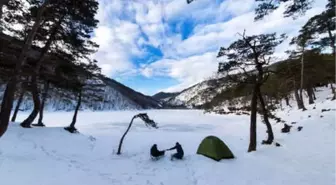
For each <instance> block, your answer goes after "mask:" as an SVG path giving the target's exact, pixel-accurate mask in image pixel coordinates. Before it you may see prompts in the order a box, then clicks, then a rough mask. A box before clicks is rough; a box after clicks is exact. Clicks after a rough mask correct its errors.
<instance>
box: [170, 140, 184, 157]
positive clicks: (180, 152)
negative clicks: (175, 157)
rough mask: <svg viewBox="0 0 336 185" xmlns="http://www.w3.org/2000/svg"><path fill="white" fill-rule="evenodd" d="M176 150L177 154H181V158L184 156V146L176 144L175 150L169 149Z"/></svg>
mask: <svg viewBox="0 0 336 185" xmlns="http://www.w3.org/2000/svg"><path fill="white" fill-rule="evenodd" d="M174 149H176V152H177V154H179V155H181V156H183V155H184V152H183V149H182V146H181V145H180V144H179V143H176V145H175V146H174V147H173V148H171V149H169V150H174Z"/></svg>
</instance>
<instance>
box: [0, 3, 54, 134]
mask: <svg viewBox="0 0 336 185" xmlns="http://www.w3.org/2000/svg"><path fill="white" fill-rule="evenodd" d="M48 3H49V0H45V1H44V3H43V4H42V6H41V7H40V8H39V10H38V12H37V16H36V20H35V23H34V25H33V28H32V30H31V31H30V32H29V34H28V36H27V38H26V39H25V43H24V46H23V49H22V50H21V53H20V55H19V57H18V60H17V62H16V64H15V69H14V72H13V76H12V77H11V79H10V80H9V81H8V82H7V85H6V89H5V92H4V95H3V98H2V102H1V111H0V137H1V136H3V134H4V133H5V132H6V130H7V128H8V123H9V117H10V113H11V110H12V107H13V101H14V93H15V89H16V84H17V82H18V78H19V76H20V74H21V70H22V66H23V65H24V63H25V61H26V53H27V52H28V51H29V50H30V47H31V45H32V41H33V39H34V37H35V35H36V32H37V29H38V28H39V27H40V23H41V21H42V14H43V12H44V11H45V9H46V7H47V6H46V5H47V4H48Z"/></svg>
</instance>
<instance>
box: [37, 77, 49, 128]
mask: <svg viewBox="0 0 336 185" xmlns="http://www.w3.org/2000/svg"><path fill="white" fill-rule="evenodd" d="M48 91H49V82H46V83H45V85H44V92H43V95H42V102H41V107H40V113H39V119H38V122H37V125H36V126H45V125H44V124H43V110H44V105H45V101H46V100H47V96H48Z"/></svg>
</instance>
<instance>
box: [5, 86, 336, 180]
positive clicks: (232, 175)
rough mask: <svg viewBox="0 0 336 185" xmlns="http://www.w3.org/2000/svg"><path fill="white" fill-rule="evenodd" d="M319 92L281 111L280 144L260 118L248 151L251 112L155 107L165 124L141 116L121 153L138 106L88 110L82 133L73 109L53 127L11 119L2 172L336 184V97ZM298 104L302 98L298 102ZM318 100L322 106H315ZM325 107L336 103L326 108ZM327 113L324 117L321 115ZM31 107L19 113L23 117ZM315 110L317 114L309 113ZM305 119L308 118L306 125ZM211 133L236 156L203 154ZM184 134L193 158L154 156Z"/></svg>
mask: <svg viewBox="0 0 336 185" xmlns="http://www.w3.org/2000/svg"><path fill="white" fill-rule="evenodd" d="M328 94H330V92H329V90H328V92H327V91H326V90H323V91H320V92H318V93H317V97H318V100H317V103H316V104H314V105H307V108H308V111H305V112H302V111H300V110H297V109H296V108H295V107H293V108H285V109H284V110H279V111H278V112H277V115H278V116H281V118H283V119H284V120H286V121H287V122H288V123H289V124H290V123H291V122H297V123H296V124H293V127H292V129H291V132H290V133H286V134H284V133H280V130H281V128H282V124H281V123H275V122H272V123H273V129H274V132H275V142H278V143H280V144H281V147H275V146H274V145H261V144H260V143H261V140H262V139H265V138H266V132H265V131H266V128H265V125H264V124H262V123H261V121H260V119H259V118H258V147H257V151H256V152H252V153H247V147H248V141H249V116H246V115H240V116H238V115H216V114H204V113H203V112H202V111H199V110H150V111H146V112H147V113H148V115H149V117H150V118H152V119H153V120H155V121H156V122H158V123H159V125H158V126H159V128H158V129H154V128H151V129H150V128H147V127H146V126H145V124H144V123H142V122H141V121H140V120H135V121H134V124H133V126H132V128H131V130H130V132H129V133H128V135H127V136H126V138H125V140H124V143H123V147H122V155H120V156H118V155H116V149H117V146H118V144H119V140H120V137H121V136H122V134H123V133H124V131H125V130H126V128H127V126H128V123H129V121H130V120H131V118H132V116H133V115H135V114H137V113H140V112H138V111H115V112H89V111H85V112H80V113H79V116H78V122H77V128H78V129H79V131H80V134H70V133H68V132H66V131H64V130H63V127H64V126H67V125H68V124H69V123H70V121H71V118H72V113H71V112H48V113H46V114H45V124H46V125H47V126H48V127H47V128H32V129H23V128H21V127H19V125H18V124H17V123H12V124H11V125H10V126H9V130H8V131H7V133H6V134H5V135H4V136H3V137H2V138H0V179H1V184H4V185H22V184H26V185H30V184H34V185H35V184H36V185H59V184H62V185H75V184H80V185H92V184H99V185H111V184H113V185H126V184H127V185H136V184H139V185H147V184H153V185H167V184H168V185H170V184H174V185H217V184H234V185H247V184H249V185H250V184H260V185H269V184H272V185H284V184H286V185H310V184H311V185H316V184H323V185H332V184H335V101H330V100H326V96H327V95H328ZM293 105H294V104H293ZM313 107H315V109H313ZM322 109H331V111H326V112H321V110H322ZM321 115H323V117H321ZM26 116H27V114H26V113H25V114H23V113H21V114H19V116H18V121H21V120H23V119H24V118H25V117H26ZM309 116H310V117H309ZM298 126H303V129H302V131H301V132H299V131H297V127H298ZM208 135H215V136H217V137H219V138H221V139H222V140H223V141H224V142H225V143H226V144H227V145H228V146H229V148H230V149H231V150H232V152H233V153H234V155H235V156H236V158H235V159H231V160H222V161H220V162H215V161H213V160H211V159H209V158H205V157H204V156H201V155H197V154H196V150H197V147H198V145H199V143H200V142H201V141H202V139H203V138H205V137H206V136H208ZM176 141H178V142H180V143H181V144H182V146H183V148H184V150H185V159H184V160H182V161H170V159H169V155H170V154H171V153H172V152H169V153H167V155H166V156H165V158H163V159H162V160H159V161H152V160H150V156H149V149H150V147H151V145H152V144H154V143H156V144H158V148H159V149H166V148H169V147H172V146H173V145H174V144H175V142H176Z"/></svg>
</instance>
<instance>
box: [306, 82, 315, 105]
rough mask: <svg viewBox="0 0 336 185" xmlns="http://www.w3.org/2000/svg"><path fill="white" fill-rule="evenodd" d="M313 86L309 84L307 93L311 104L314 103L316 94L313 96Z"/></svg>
mask: <svg viewBox="0 0 336 185" xmlns="http://www.w3.org/2000/svg"><path fill="white" fill-rule="evenodd" d="M313 93H314V91H313V88H312V87H310V86H308V88H307V94H308V101H309V104H314V96H313Z"/></svg>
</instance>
